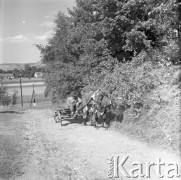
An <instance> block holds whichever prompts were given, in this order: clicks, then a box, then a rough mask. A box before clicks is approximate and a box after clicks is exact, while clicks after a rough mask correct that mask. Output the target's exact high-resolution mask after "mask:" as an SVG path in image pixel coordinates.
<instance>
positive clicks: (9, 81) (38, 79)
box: [6, 78, 45, 84]
mask: <svg viewBox="0 0 181 180" xmlns="http://www.w3.org/2000/svg"><path fill="white" fill-rule="evenodd" d="M19 82H20V80H19V78H16V79H12V80H9V79H7V80H6V84H19ZM21 82H22V83H33V82H45V80H44V79H42V78H31V79H29V78H22V80H21Z"/></svg>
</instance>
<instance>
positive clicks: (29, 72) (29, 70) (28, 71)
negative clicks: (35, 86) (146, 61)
mask: <svg viewBox="0 0 181 180" xmlns="http://www.w3.org/2000/svg"><path fill="white" fill-rule="evenodd" d="M35 72H45V70H44V68H43V67H36V66H30V65H28V64H26V65H25V68H24V69H13V70H7V71H4V70H2V69H0V74H13V75H14V78H19V77H20V74H21V76H22V77H28V78H32V77H34V74H35Z"/></svg>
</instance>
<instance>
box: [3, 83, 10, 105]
mask: <svg viewBox="0 0 181 180" xmlns="http://www.w3.org/2000/svg"><path fill="white" fill-rule="evenodd" d="M10 102H11V97H10V96H9V95H8V93H7V87H6V86H5V85H4V83H3V81H1V82H0V104H1V105H9V104H10Z"/></svg>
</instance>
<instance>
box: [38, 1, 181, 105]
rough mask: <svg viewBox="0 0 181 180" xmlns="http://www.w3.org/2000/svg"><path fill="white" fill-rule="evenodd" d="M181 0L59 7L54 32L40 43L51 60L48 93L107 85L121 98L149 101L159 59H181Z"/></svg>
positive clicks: (44, 57) (45, 58)
mask: <svg viewBox="0 0 181 180" xmlns="http://www.w3.org/2000/svg"><path fill="white" fill-rule="evenodd" d="M180 7H181V6H180V0H160V1H156V0H76V7H74V8H73V9H71V10H70V9H69V10H68V12H69V16H65V15H64V14H62V13H61V12H59V13H58V14H57V16H56V18H55V24H56V27H55V29H54V35H53V36H52V38H50V39H49V41H48V43H47V45H45V46H42V45H37V47H38V48H39V50H40V52H41V57H42V62H43V63H45V64H46V85H47V88H46V92H45V95H46V96H51V97H52V101H53V102H55V101H58V100H59V99H60V98H64V97H66V95H67V94H69V93H70V92H71V91H74V90H79V89H82V88H84V89H97V88H98V87H100V88H102V89H104V90H105V91H107V92H108V93H109V94H110V95H111V96H112V97H113V98H115V97H120V99H121V101H122V103H123V102H126V103H127V104H132V103H136V102H142V101H144V96H145V93H147V92H149V91H150V90H151V89H153V88H154V87H155V86H157V85H158V84H159V83H160V81H159V79H158V77H156V76H155V75H153V74H151V73H150V72H151V69H154V68H157V67H158V65H162V66H168V65H171V64H180V63H181V59H180V50H179V43H180V30H181V26H180Z"/></svg>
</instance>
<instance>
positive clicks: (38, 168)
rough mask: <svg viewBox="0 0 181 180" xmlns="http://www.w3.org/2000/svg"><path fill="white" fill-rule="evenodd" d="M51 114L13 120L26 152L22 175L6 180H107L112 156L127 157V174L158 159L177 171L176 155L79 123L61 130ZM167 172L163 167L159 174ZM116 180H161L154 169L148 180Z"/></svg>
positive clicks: (43, 111)
mask: <svg viewBox="0 0 181 180" xmlns="http://www.w3.org/2000/svg"><path fill="white" fill-rule="evenodd" d="M53 113H54V112H53V111H52V110H50V109H38V110H37V109H29V110H26V111H24V113H23V114H21V115H19V116H18V119H15V120H16V121H19V122H20V121H21V122H22V124H23V126H24V128H22V129H20V134H21V138H22V142H21V143H22V144H24V146H23V147H24V148H25V150H24V151H23V152H24V153H23V154H22V159H23V160H22V164H23V165H22V166H21V168H22V169H21V171H22V173H21V174H20V175H17V176H16V175H14V176H12V177H10V178H8V179H17V180H25V179H26V180H50V179H52V180H106V179H109V178H108V171H110V164H109V163H108V162H109V161H110V159H111V157H113V156H115V157H118V156H119V157H120V159H123V158H126V157H128V161H127V162H126V163H125V165H124V167H125V168H126V169H127V171H129V170H130V168H131V167H132V166H131V164H132V163H133V162H140V163H142V164H143V166H144V164H145V162H155V163H156V162H158V159H159V158H160V159H161V161H162V162H165V163H166V164H168V163H171V162H174V163H177V164H178V165H179V167H180V157H179V156H177V155H176V154H173V153H171V152H168V151H166V150H163V149H156V148H153V147H149V146H148V145H147V144H144V143H143V142H140V141H138V140H134V139H132V138H130V137H128V136H126V135H124V134H121V133H119V132H116V131H113V130H105V129H104V128H99V129H95V128H94V127H92V126H89V125H87V126H84V125H83V123H80V122H77V123H76V122H75V121H74V122H73V123H71V122H68V121H67V122H66V121H64V122H63V123H64V126H60V124H59V123H55V121H54V119H53ZM17 136H18V135H17ZM143 170H145V169H144V168H143ZM166 171H167V167H166V166H165V167H164V168H163V172H162V174H163V173H165V172H166ZM143 173H144V172H143ZM172 173H174V172H172ZM115 179H123V180H124V179H138V180H141V179H152V180H156V179H160V178H158V177H157V175H156V171H155V168H154V167H153V168H152V169H151V172H150V177H149V178H145V177H137V178H133V177H130V178H127V177H123V174H122V173H121V172H119V178H115ZM162 179H164V180H165V179H167V177H166V176H165V177H164V178H162ZM171 179H177V180H178V179H180V178H179V177H175V178H171Z"/></svg>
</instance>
